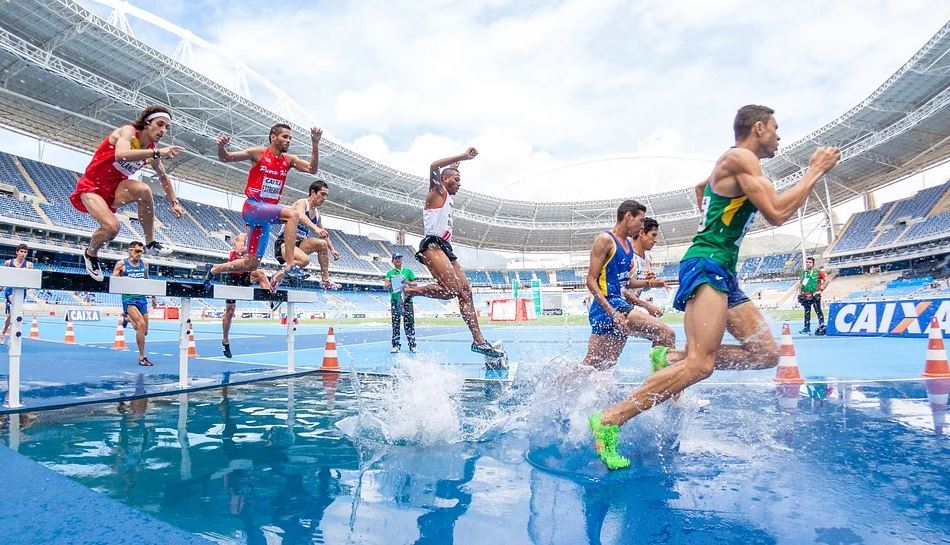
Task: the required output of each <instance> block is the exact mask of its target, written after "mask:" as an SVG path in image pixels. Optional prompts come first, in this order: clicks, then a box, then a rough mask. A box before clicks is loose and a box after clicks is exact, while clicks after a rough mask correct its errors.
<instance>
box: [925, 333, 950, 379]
mask: <svg viewBox="0 0 950 545" xmlns="http://www.w3.org/2000/svg"><path fill="white" fill-rule="evenodd" d="M921 376H924V377H931V378H950V367H948V365H947V350H946V348H944V346H943V331H941V330H940V323H939V322H937V319H936V318H934V319H932V320H931V321H930V339H929V340H928V341H927V362H926V363H924V372H923V373H921Z"/></svg>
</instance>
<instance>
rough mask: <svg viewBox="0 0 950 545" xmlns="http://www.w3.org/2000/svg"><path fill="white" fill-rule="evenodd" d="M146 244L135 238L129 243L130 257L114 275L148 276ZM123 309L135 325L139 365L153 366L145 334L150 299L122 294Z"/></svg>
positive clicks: (116, 269)
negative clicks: (149, 357)
mask: <svg viewBox="0 0 950 545" xmlns="http://www.w3.org/2000/svg"><path fill="white" fill-rule="evenodd" d="M144 251H145V245H144V244H142V243H141V242H139V241H137V240H135V241H132V242H130V243H129V257H127V258H125V259H123V260H121V261H119V262H117V263H116V264H115V269H113V270H112V276H126V277H129V278H148V263H146V262H145V260H144V259H142V252H144ZM122 311H123V312H125V314H126V316H127V317H128V320H129V321H130V322H132V325H134V326H135V344H136V345H138V348H139V365H142V366H145V367H151V366H152V362H150V361H148V357H147V356H146V355H145V336H146V335H148V300H147V299H146V298H145V296H144V295H132V294H125V293H123V294H122Z"/></svg>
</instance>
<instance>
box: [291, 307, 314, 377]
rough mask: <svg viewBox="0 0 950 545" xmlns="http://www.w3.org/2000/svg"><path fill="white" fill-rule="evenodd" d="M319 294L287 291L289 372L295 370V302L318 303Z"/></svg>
mask: <svg viewBox="0 0 950 545" xmlns="http://www.w3.org/2000/svg"><path fill="white" fill-rule="evenodd" d="M316 302H317V294H316V293H314V292H312V291H288V292H287V372H288V373H293V372H294V369H295V367H294V365H295V364H294V343H295V340H294V338H295V336H296V332H297V325H296V324H295V323H294V322H295V321H296V319H297V312H296V308H295V306H294V303H316Z"/></svg>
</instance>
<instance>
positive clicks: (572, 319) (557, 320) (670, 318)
mask: <svg viewBox="0 0 950 545" xmlns="http://www.w3.org/2000/svg"><path fill="white" fill-rule="evenodd" d="M763 313H764V314H765V316H766V318H769V319H771V320H777V321H784V320H800V319H801V318H802V310H801V309H797V310H765V311H763ZM661 320H662V321H663V322H664V323H667V324H681V323H683V314H682V313H681V312H669V313H667V314H665V315H663V317H662V318H661ZM199 321H201V320H199ZM210 321H215V320H210ZM236 321H240V322H241V323H261V324H272V323H274V322H276V321H277V320H276V319H258V318H248V319H237V320H236ZM304 323H307V324H324V323H325V324H327V325H352V324H373V323H376V324H380V325H385V326H388V325H389V324H390V322H389V320H388V318H340V319H334V320H305V321H304ZM480 323H482V324H483V325H488V324H491V325H492V326H504V327H532V326H573V325H588V321H587V315H572V316H541V317H540V318H538V319H536V320H531V321H530V322H492V321H490V320H488V319H487V318H481V319H480ZM416 325H417V326H462V325H464V323H463V322H462V319H461V318H460V317H445V318H427V317H417V318H416Z"/></svg>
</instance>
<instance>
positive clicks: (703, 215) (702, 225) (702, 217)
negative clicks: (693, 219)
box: [696, 195, 712, 232]
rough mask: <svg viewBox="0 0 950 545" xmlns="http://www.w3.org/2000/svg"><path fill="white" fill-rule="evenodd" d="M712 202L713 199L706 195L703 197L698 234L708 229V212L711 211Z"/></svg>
mask: <svg viewBox="0 0 950 545" xmlns="http://www.w3.org/2000/svg"><path fill="white" fill-rule="evenodd" d="M710 201H712V197H710V196H709V195H706V196H704V197H703V203H702V204H701V205H700V206H699V227H698V228H697V229H696V231H697V232H699V231H702V230H703V229H705V228H706V211H708V210H709V203H710Z"/></svg>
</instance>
